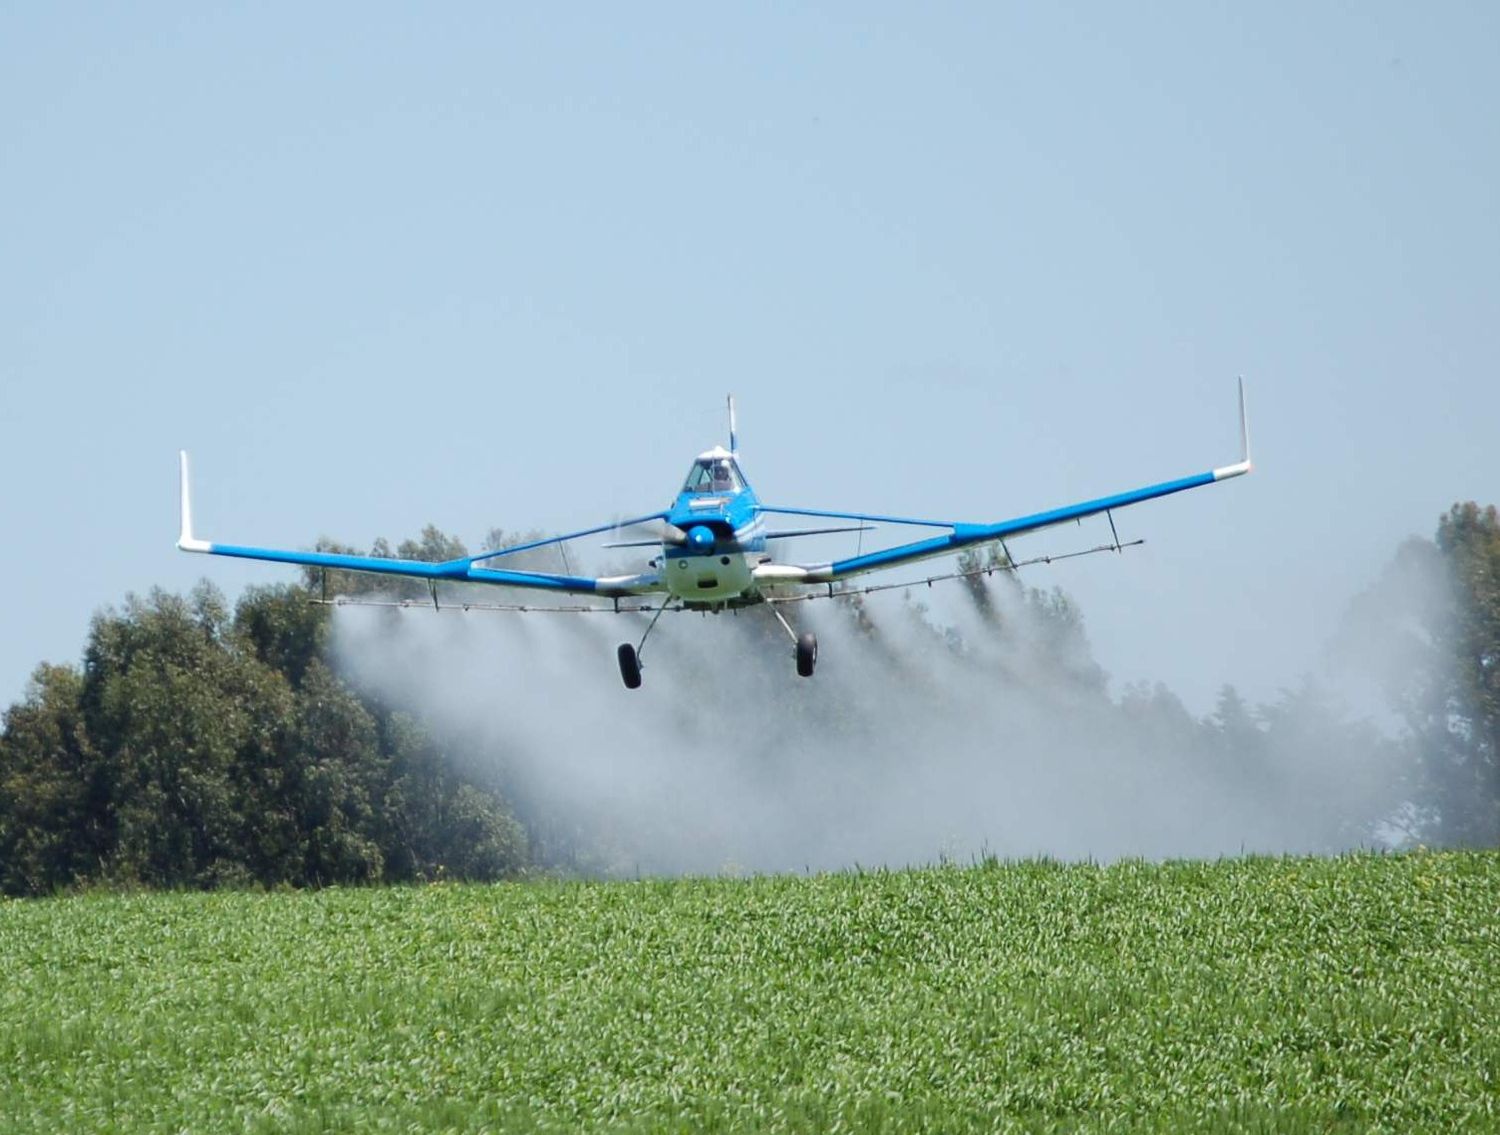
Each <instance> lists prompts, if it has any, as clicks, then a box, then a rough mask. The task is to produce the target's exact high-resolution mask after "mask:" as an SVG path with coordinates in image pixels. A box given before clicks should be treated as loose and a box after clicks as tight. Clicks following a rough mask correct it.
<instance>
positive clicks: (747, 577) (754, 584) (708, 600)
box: [177, 381, 1251, 689]
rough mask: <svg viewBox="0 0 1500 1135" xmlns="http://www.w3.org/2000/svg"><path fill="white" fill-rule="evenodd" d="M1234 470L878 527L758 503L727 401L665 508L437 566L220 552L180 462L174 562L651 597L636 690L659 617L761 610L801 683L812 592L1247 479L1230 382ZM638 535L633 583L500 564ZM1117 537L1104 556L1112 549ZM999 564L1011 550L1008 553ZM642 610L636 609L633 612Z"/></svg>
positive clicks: (628, 663) (631, 663)
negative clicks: (1024, 509)
mask: <svg viewBox="0 0 1500 1135" xmlns="http://www.w3.org/2000/svg"><path fill="white" fill-rule="evenodd" d="M1239 400H1240V460H1239V461H1237V462H1236V463H1235V464H1233V465H1225V466H1223V467H1221V468H1218V469H1210V470H1209V471H1208V472H1206V473H1195V474H1193V475H1192V476H1188V477H1180V478H1178V479H1176V480H1172V481H1161V482H1158V483H1157V484H1154V485H1147V486H1145V487H1144V488H1139V489H1131V490H1129V491H1128V492H1123V493H1116V494H1114V495H1112V496H1106V497H1098V498H1096V499H1094V500H1088V501H1082V502H1080V503H1078V504H1070V505H1064V506H1063V507H1062V508H1054V509H1050V510H1048V511H1046V512H1036V513H1032V514H1030V515H1029V516H1020V517H1016V518H1015V519H1012V520H1001V521H998V522H996V523H991V524H966V523H960V522H954V521H948V520H924V519H916V518H912V517H901V516H882V515H878V514H873V513H862V512H833V511H829V510H826V509H811V508H786V507H782V506H776V505H768V504H763V503H762V502H761V500H760V498H759V497H758V496H756V494H755V490H754V489H752V488H751V487H750V483H749V481H747V480H746V479H745V475H744V473H743V472H741V470H740V464H739V453H738V450H739V446H738V439H737V437H736V434H735V424H734V399H733V398H732V397H731V398H730V400H729V448H728V449H725V448H723V447H722V446H716V447H714V448H713V449H710V450H709V451H708V452H706V453H701V454H699V455H698V456H697V457H696V458H695V459H694V460H693V465H692V468H691V469H689V470H688V476H687V481H686V482H685V483H684V484H683V486H682V489H681V491H680V492H679V493H678V494H677V498H676V500H674V501H673V502H672V505H671V507H670V508H666V509H663V510H662V511H660V512H652V513H647V514H646V515H644V516H638V517H633V518H631V519H629V520H621V521H614V522H611V523H609V524H602V525H600V526H598V527H597V528H586V529H583V530H582V531H579V532H569V533H566V534H565V535H562V536H552V537H549V538H547V539H545V540H535V541H532V542H530V543H525V544H519V545H516V546H513V547H508V548H499V549H496V550H494V551H488V552H480V553H479V554H478V555H475V556H464V557H461V558H459V559H455V560H449V561H447V562H445V563H426V562H423V561H419V560H400V559H384V558H381V557H377V556H356V555H343V554H340V553H334V552H301V551H289V550H282V549H276V548H253V547H245V546H242V545H238V544H218V543H213V542H210V541H208V540H203V539H200V538H199V537H197V536H195V535H194V534H193V518H192V505H191V500H190V497H189V491H188V458H187V453H186V452H183V453H182V454H181V455H180V456H181V493H182V502H181V503H182V532H181V535H180V536H179V537H178V540H177V546H178V548H180V549H182V550H183V551H184V552H200V553H205V554H208V555H213V556H234V557H238V558H241V559H250V560H269V561H271V562H273V563H283V564H297V565H301V566H305V567H316V568H324V569H336V570H339V571H359V572H372V573H376V574H380V575H398V576H408V577H412V578H416V579H424V580H427V581H428V583H429V586H430V587H431V588H432V590H433V599H434V602H436V599H437V591H436V587H437V584H438V583H439V582H454V583H489V584H496V585H499V586H501V587H521V588H530V589H534V590H540V591H544V592H552V593H554V594H556V593H565V594H573V595H586V596H593V597H595V598H601V599H607V600H614V601H615V607H616V609H618V608H619V600H621V599H622V598H628V597H631V596H659V597H660V605H659V606H657V607H656V608H655V615H654V617H653V618H652V620H651V623H650V625H649V626H648V627H647V628H646V634H645V635H643V636H642V638H641V641H640V643H639V644H638V645H632V644H631V643H624V644H622V645H621V646H620V647H619V650H618V656H619V664H620V676H621V677H622V678H623V679H624V681H625V685H626V686H627V687H629V688H630V689H635V688H637V687H638V686H640V684H641V650H642V649H643V648H644V646H645V643H646V638H647V637H649V636H650V634H651V629H652V628H653V627H655V625H656V620H657V619H659V618H660V617H661V615H662V613H663V612H664V611H667V610H669V609H670V610H684V609H685V610H693V611H715V612H717V611H725V610H730V609H737V608H741V607H750V606H755V605H757V604H765V605H766V606H767V607H768V608H769V609H770V611H771V613H772V614H773V615H774V616H775V617H776V619H777V620H778V621H779V622H780V623H781V625H782V627H783V628H784V629H785V630H786V632H787V634H789V635H790V636H791V637H792V640H793V641H794V642H795V643H796V662H797V673H798V674H800V675H801V676H802V677H804V678H805V677H811V676H812V672H813V667H814V665H815V663H816V662H817V657H818V642H817V639H816V638H815V637H814V636H813V635H812V634H811V633H803V634H801V635H798V634H797V633H796V632H795V631H794V630H793V629H792V627H791V625H790V624H789V623H788V622H787V621H786V619H785V618H784V617H783V616H782V614H781V612H780V611H779V610H777V605H778V603H781V602H786V601H788V600H789V599H791V598H795V597H797V596H799V595H801V596H802V597H805V593H806V591H807V590H808V589H809V588H810V587H812V586H817V587H820V588H827V589H828V590H829V591H830V593H832V591H833V585H834V584H838V583H841V582H842V581H844V580H847V579H851V578H853V577H855V576H860V575H864V574H865V573H867V572H874V571H881V570H883V569H887V568H893V567H896V566H898V565H901V564H909V563H912V562H914V561H918V560H925V559H930V558H932V557H934V556H944V555H950V554H952V553H955V552H960V551H963V550H964V549H966V548H974V547H976V546H980V545H987V544H1002V545H1003V542H1004V541H1005V539H1006V538H1007V537H1012V536H1020V535H1022V534H1023V533H1027V532H1035V531H1037V530H1038V529H1042V528H1049V527H1051V526H1053V525H1056V524H1062V523H1064V522H1067V521H1076V520H1081V519H1083V518H1084V517H1087V516H1097V515H1099V514H1100V513H1105V514H1110V524H1111V528H1112V529H1113V524H1114V519H1113V515H1112V514H1113V512H1114V510H1115V509H1120V508H1125V507H1126V506H1127V505H1132V504H1139V503H1141V502H1142V501H1148V500H1154V499H1155V498H1157V497H1164V496H1169V495H1171V494H1172V493H1180V492H1182V491H1184V490H1186V489H1196V488H1198V487H1199V486H1202V485H1212V484H1215V483H1216V482H1218V481H1225V480H1228V479H1229V478H1231V477H1238V476H1240V475H1242V474H1244V473H1248V472H1250V469H1251V464H1250V433H1249V427H1248V424H1247V422H1246V418H1245V386H1244V382H1243V381H1241V383H1240V390H1239ZM773 516H798V517H816V518H821V519H830V520H844V521H853V522H855V523H854V525H853V526H842V527H831V528H828V527H825V528H795V529H790V530H787V529H780V528H772V527H769V526H768V525H767V523H766V518H767V517H773ZM882 523H885V524H899V525H914V526H920V527H927V528H934V529H938V530H939V533H938V534H937V535H934V536H932V537H929V538H927V539H923V540H915V541H911V542H908V543H903V544H897V545H895V546H894V547H889V548H884V549H881V550H879V551H873V552H863V553H861V554H856V555H854V556H850V557H848V558H846V559H841V560H831V561H826V562H823V563H783V562H780V561H778V560H777V559H776V558H775V557H774V556H773V555H772V553H771V551H770V550H769V549H770V542H771V541H773V540H777V541H779V540H784V539H788V538H792V537H799V536H813V535H823V534H827V533H833V532H854V531H861V532H862V531H868V530H869V528H870V527H871V526H872V525H876V524H882ZM638 525H659V526H660V528H659V531H657V532H655V533H654V534H653V536H652V538H651V539H649V540H641V541H627V542H615V543H610V544H606V545H605V547H612V548H633V547H651V548H655V549H657V554H656V555H655V556H654V557H653V558H652V559H651V560H650V561H649V562H648V563H647V565H646V570H644V571H642V572H639V573H637V574H634V575H614V576H575V575H555V574H552V573H549V572H541V571H529V570H528V571H520V570H508V569H507V568H506V567H505V566H504V560H505V558H506V557H507V556H514V555H516V554H517V553H520V552H527V551H531V550H534V549H536V548H541V547H545V546H549V545H554V544H562V543H564V542H566V541H569V540H577V539H580V538H582V537H585V536H595V535H598V534H600V533H604V532H617V531H619V530H620V529H624V528H630V527H634V526H638ZM1119 546H1120V545H1119V541H1118V537H1117V538H1116V541H1115V544H1114V545H1112V546H1111V547H1113V548H1114V549H1118V548H1119ZM1006 557H1007V561H1009V549H1008V548H1007V549H1006ZM636 609H640V608H636Z"/></svg>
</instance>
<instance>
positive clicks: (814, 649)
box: [797, 631, 818, 678]
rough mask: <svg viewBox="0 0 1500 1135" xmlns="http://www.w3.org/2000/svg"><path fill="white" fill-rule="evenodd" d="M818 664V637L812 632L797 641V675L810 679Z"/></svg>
mask: <svg viewBox="0 0 1500 1135" xmlns="http://www.w3.org/2000/svg"><path fill="white" fill-rule="evenodd" d="M817 664H818V637H817V635H815V634H813V633H812V631H808V632H806V633H805V634H804V635H803V636H802V637H801V638H799V639H798V640H797V674H798V676H799V677H802V678H811V677H812V673H813V667H814V666H816V665H817Z"/></svg>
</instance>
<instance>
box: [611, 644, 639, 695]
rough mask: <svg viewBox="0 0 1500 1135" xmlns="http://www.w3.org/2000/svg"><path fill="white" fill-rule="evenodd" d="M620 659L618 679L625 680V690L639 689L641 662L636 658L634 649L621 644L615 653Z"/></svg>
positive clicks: (628, 645)
mask: <svg viewBox="0 0 1500 1135" xmlns="http://www.w3.org/2000/svg"><path fill="white" fill-rule="evenodd" d="M616 653H617V654H618V655H619V657H620V677H621V678H623V679H624V680H625V688H626V689H627V690H638V689H640V688H641V660H640V659H639V658H637V657H636V654H635V647H633V646H631V645H630V644H629V643H628V642H622V643H621V644H620V649H619V650H618V651H617V652H616Z"/></svg>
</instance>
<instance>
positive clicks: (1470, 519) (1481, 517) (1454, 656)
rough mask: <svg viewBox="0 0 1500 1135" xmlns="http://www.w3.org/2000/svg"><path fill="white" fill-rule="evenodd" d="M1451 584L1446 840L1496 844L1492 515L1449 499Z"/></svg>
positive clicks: (1497, 599)
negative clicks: (1452, 742) (1451, 503)
mask: <svg viewBox="0 0 1500 1135" xmlns="http://www.w3.org/2000/svg"><path fill="white" fill-rule="evenodd" d="M1436 544H1437V548H1438V551H1439V552H1440V553H1441V554H1442V556H1443V559H1444V562H1445V564H1446V567H1447V570H1448V573H1449V577H1450V580H1451V583H1452V597H1453V608H1452V615H1451V618H1450V620H1449V621H1448V624H1447V627H1446V631H1447V643H1446V646H1447V652H1448V660H1449V662H1450V665H1451V671H1450V673H1449V675H1448V681H1449V686H1448V697H1447V699H1446V705H1445V707H1444V708H1445V709H1446V710H1447V716H1448V723H1447V724H1448V732H1449V733H1450V734H1451V735H1452V738H1453V741H1454V744H1453V746H1452V749H1451V752H1450V754H1449V756H1450V760H1449V767H1448V768H1447V770H1446V772H1447V775H1446V776H1445V777H1443V784H1442V787H1443V794H1442V803H1441V805H1440V806H1441V808H1442V809H1443V815H1444V826H1445V828H1446V829H1447V834H1448V835H1449V836H1450V838H1453V839H1455V840H1457V841H1458V842H1462V843H1474V844H1486V845H1492V844H1495V843H1497V842H1500V514H1497V512H1496V510H1495V507H1494V506H1493V505H1491V506H1489V507H1488V508H1484V509H1481V508H1480V507H1479V506H1478V505H1477V504H1475V503H1474V502H1473V501H1470V502H1468V503H1466V504H1455V505H1454V506H1453V507H1452V508H1451V509H1450V510H1449V511H1448V514H1447V515H1446V516H1444V517H1443V518H1442V519H1441V520H1440V521H1439V522H1438V530H1437V540H1436Z"/></svg>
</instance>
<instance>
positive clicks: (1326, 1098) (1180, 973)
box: [0, 853, 1500, 1133]
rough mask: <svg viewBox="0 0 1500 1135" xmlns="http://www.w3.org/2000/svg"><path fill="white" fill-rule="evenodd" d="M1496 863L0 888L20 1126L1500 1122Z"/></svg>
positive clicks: (6, 1122)
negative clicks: (163, 891) (38, 896)
mask: <svg viewBox="0 0 1500 1135" xmlns="http://www.w3.org/2000/svg"><path fill="white" fill-rule="evenodd" d="M1497 909H1500V855H1497V854H1495V853H1450V854H1416V855H1405V856H1381V857H1375V856H1357V857H1345V858H1339V859H1332V860H1313V859H1247V860H1236V861H1226V862H1220V863H1167V864H1160V865H1150V864H1144V863H1140V862H1122V863H1118V864H1115V865H1113V866H1110V867H1098V866H1093V865H1087V864H1080V865H1076V866H1060V865H1057V864H1051V863H1045V862H1031V863H1017V864H996V863H988V864H983V865H980V866H977V867H973V868H968V869H958V868H951V867H950V868H938V869H931V870H923V871H911V872H895V873H889V872H874V873H858V874H839V875H825V876H816V877H811V878H796V877H778V878H756V879H749V880H716V881H714V880H680V881H676V882H661V881H646V882H636V883H616V884H579V883H568V884H553V883H545V884H533V885H525V886H517V885H501V886H488V887H454V886H430V887H421V888H382V889H371V888H364V889H358V890H338V889H331V890H323V891H319V892H314V893H303V894H264V895H251V894H209V895H203V894H176V895H149V894H138V895H126V896H121V895H87V896H80V897H74V898H68V899H60V900H49V901H46V902H38V903H25V904H22V903H10V904H0V969H3V971H4V972H5V974H6V981H5V982H4V983H0V1128H3V1129H4V1130H6V1131H8V1132H52V1131H58V1130H91V1131H103V1130H110V1131H126V1130H130V1131H162V1132H169V1131H170V1132H176V1131H224V1130H233V1131H241V1130H247V1131H266V1132H270V1131H330V1130H338V1131H355V1130H359V1131H364V1130H375V1131H379V1130H390V1131H476V1132H477V1131H497V1130H505V1131H531V1130H546V1131H559V1132H560V1131H646V1130H652V1131H730V1132H737V1131H786V1132H791V1131H820V1132H821V1131H851V1130H853V1131H889V1132H897V1131H900V1132H955V1131H1050V1132H1065V1131H1142V1132H1144V1131H1151V1132H1156V1131H1162V1132H1165V1131H1203V1130H1214V1131H1217V1130H1225V1131H1241V1132H1273V1131H1274V1132H1278V1133H1280V1132H1325V1131H1330V1130H1332V1131H1350V1132H1354V1131H1358V1132H1402V1133H1405V1132H1450V1131H1475V1132H1478V1131H1493V1130H1495V1129H1496V1127H1497V1125H1500V1094H1497V1092H1496V1083H1497V1077H1500V1032H1497V1031H1496V1029H1495V1028H1494V1022H1495V1020H1496V1019H1500V968H1497V967H1496V966H1495V965H1494V957H1495V948H1496V940H1495V920H1494V912H1495V911H1496V910H1497Z"/></svg>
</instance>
